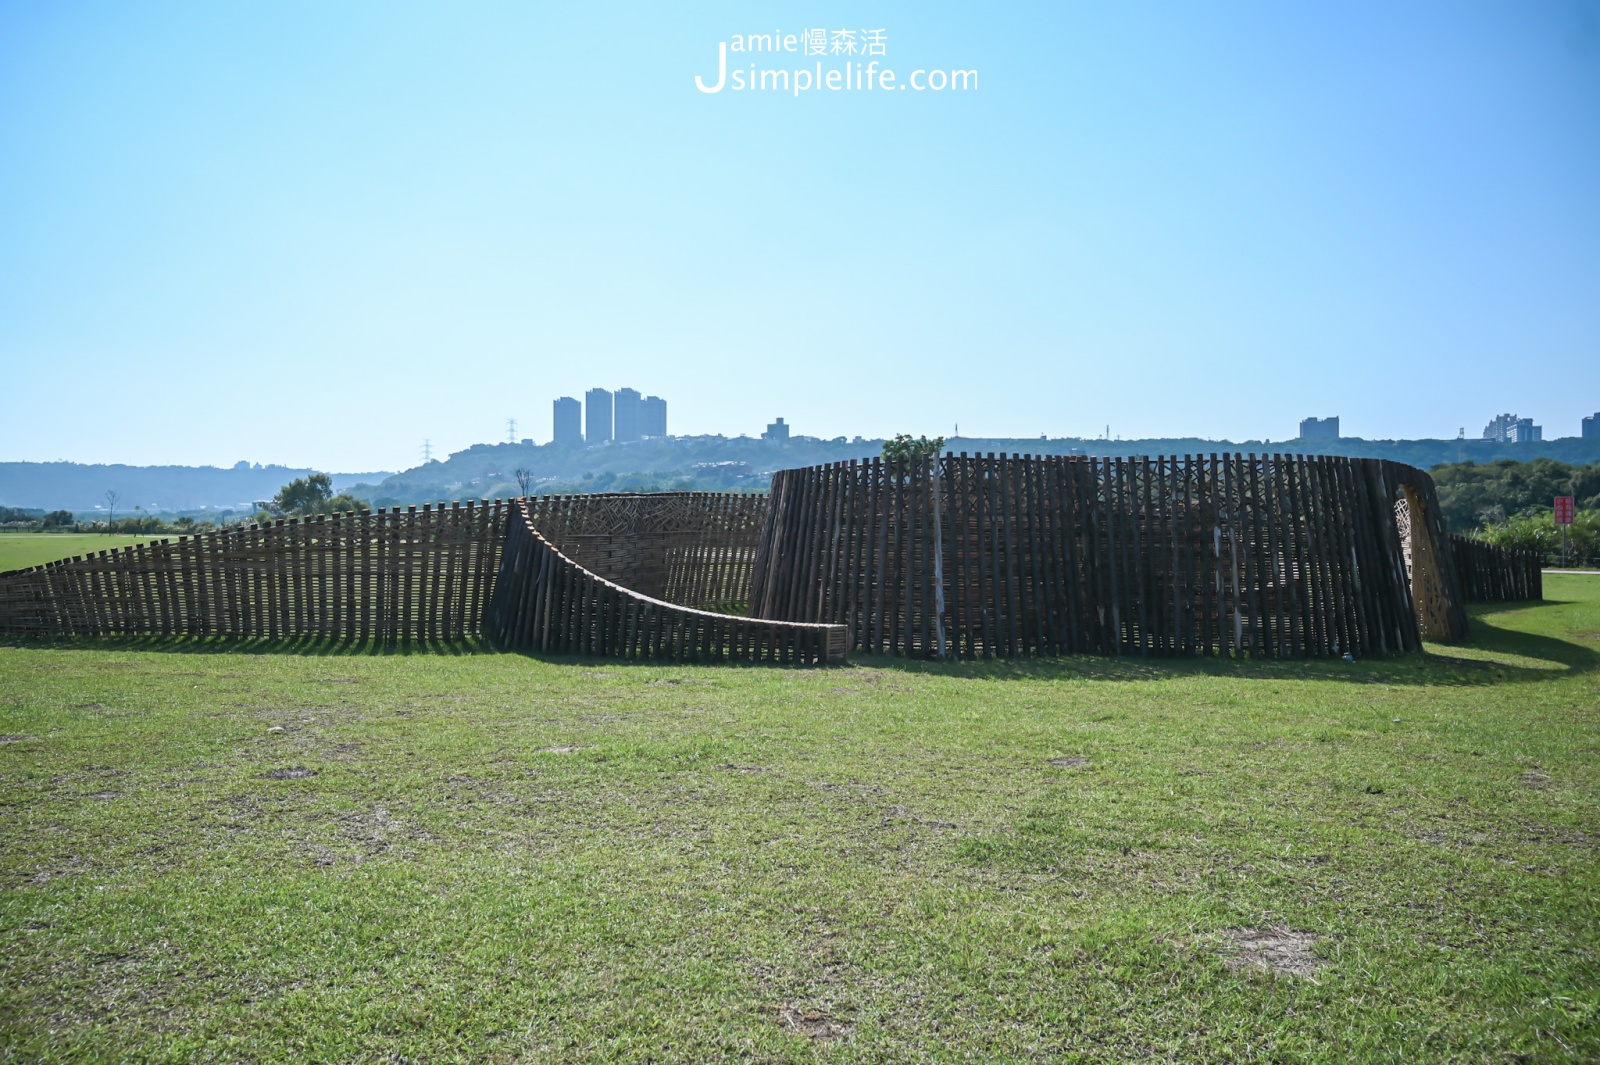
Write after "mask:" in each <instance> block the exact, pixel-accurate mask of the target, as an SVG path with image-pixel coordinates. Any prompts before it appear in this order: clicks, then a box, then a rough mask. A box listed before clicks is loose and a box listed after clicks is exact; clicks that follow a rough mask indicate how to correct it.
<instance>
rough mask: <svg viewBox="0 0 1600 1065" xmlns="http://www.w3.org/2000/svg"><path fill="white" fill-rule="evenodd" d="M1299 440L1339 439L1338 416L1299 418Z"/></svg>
mask: <svg viewBox="0 0 1600 1065" xmlns="http://www.w3.org/2000/svg"><path fill="white" fill-rule="evenodd" d="M1300 439H1301V440H1337V439H1339V418H1338V416H1337V415H1335V416H1334V417H1332V418H1302V419H1301V420H1300Z"/></svg>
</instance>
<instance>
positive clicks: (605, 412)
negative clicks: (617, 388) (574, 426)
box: [583, 388, 611, 447]
mask: <svg viewBox="0 0 1600 1065" xmlns="http://www.w3.org/2000/svg"><path fill="white" fill-rule="evenodd" d="M583 442H584V443H586V444H588V445H589V446H590V447H594V446H595V445H596V444H606V443H610V442H611V393H610V392H607V391H606V390H605V389H603V388H591V389H589V391H587V392H585V393H584V394H583Z"/></svg>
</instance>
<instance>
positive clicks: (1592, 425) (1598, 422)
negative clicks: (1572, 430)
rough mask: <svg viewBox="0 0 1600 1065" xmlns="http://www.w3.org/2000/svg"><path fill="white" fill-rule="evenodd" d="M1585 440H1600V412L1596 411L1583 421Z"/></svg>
mask: <svg viewBox="0 0 1600 1065" xmlns="http://www.w3.org/2000/svg"><path fill="white" fill-rule="evenodd" d="M1583 438H1584V439H1585V440H1600V411H1595V412H1594V413H1593V414H1591V415H1589V416H1588V417H1587V418H1585V419H1584V420H1583Z"/></svg>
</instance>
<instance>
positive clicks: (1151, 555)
mask: <svg viewBox="0 0 1600 1065" xmlns="http://www.w3.org/2000/svg"><path fill="white" fill-rule="evenodd" d="M772 493H773V494H772V503H771V511H770V514H769V517H768V521H767V524H766V527H765V530H764V531H763V535H762V540H761V545H760V549H759V551H758V553H757V558H756V568H755V574H754V584H753V587H752V590H751V606H750V613H751V615H752V616H755V617H763V618H774V619H782V620H788V621H817V622H832V623H836V624H842V625H845V626H846V627H847V628H848V629H849V632H850V643H851V646H852V647H853V648H857V649H860V650H863V651H867V652H872V653H890V654H902V655H919V656H937V655H940V654H944V655H948V656H952V657H961V658H976V657H991V656H1010V655H1023V654H1054V653H1074V652H1090V653H1101V654H1187V655H1196V654H1215V655H1223V656H1243V655H1250V656H1258V657H1297V656H1315V655H1340V654H1345V653H1353V654H1359V655H1367V654H1374V653H1388V652H1396V651H1407V650H1414V649H1416V648H1418V647H1419V646H1420V644H1421V639H1422V637H1423V636H1424V635H1427V636H1428V637H1429V638H1434V639H1456V638H1459V637H1460V636H1461V635H1463V634H1464V633H1465V630H1466V614H1465V611H1464V609H1463V605H1462V604H1463V602H1464V597H1463V594H1462V592H1461V588H1460V582H1459V581H1458V580H1457V578H1456V574H1455V570H1454V567H1453V565H1452V564H1451V557H1450V542H1449V540H1448V538H1447V537H1446V536H1445V534H1444V527H1443V523H1442V520H1441V518H1440V515H1439V510H1438V505H1437V501H1436V497H1435V495H1434V488H1433V482H1432V480H1431V479H1430V478H1429V477H1428V475H1427V474H1426V473H1423V472H1422V471H1421V470H1417V469H1414V468H1412V467H1409V466H1404V465H1401V464H1398V463H1391V462H1384V461H1379V460H1370V459H1348V458H1323V457H1306V456H1284V455H1270V456H1253V455H1252V456H1245V455H1222V456H1217V455H1211V456H1199V455H1194V456H1185V457H1182V458H1175V457H1174V458H1133V459H1116V458H1082V457H1069V456H1045V457H1030V456H1006V455H999V456H996V455H992V454H991V455H986V456H985V455H977V456H972V457H968V456H967V455H965V454H963V455H960V456H956V455H950V454H947V455H944V456H942V457H940V458H938V459H936V460H921V461H916V462H887V461H882V460H877V459H873V460H869V461H865V462H844V463H835V464H832V465H827V466H816V467H811V468H809V469H798V470H784V471H780V472H779V473H778V474H777V475H776V476H775V477H774V478H773V489H772ZM1396 501H1399V502H1400V503H1402V505H1404V506H1405V507H1406V508H1407V509H1408V511H1409V513H1410V515H1411V517H1412V519H1413V520H1412V521H1411V522H1410V524H1411V526H1412V527H1413V529H1415V530H1421V534H1420V535H1419V534H1415V533H1414V534H1413V536H1412V540H1413V545H1412V546H1413V550H1412V551H1411V554H1412V556H1413V561H1414V565H1413V567H1412V572H1411V574H1410V576H1409V578H1408V575H1407V572H1406V567H1405V564H1404V561H1403V545H1402V543H1401V539H1400V530H1399V528H1398V526H1397V525H1396V522H1395V519H1394V511H1393V507H1394V505H1395V503H1396Z"/></svg>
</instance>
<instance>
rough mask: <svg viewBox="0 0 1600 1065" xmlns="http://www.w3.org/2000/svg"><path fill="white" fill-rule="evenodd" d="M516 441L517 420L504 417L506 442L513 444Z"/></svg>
mask: <svg viewBox="0 0 1600 1065" xmlns="http://www.w3.org/2000/svg"><path fill="white" fill-rule="evenodd" d="M516 442H517V420H516V419H515V418H507V419H506V443H508V444H515V443H516Z"/></svg>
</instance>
